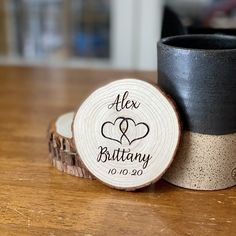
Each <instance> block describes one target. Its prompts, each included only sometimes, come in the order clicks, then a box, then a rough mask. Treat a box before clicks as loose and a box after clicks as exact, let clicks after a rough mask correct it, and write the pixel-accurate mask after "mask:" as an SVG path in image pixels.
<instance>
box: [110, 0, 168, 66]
mask: <svg viewBox="0 0 236 236" xmlns="http://www.w3.org/2000/svg"><path fill="white" fill-rule="evenodd" d="M162 13H163V1H162V0H159V1H158V0H112V13H111V16H112V31H111V39H112V43H111V45H112V46H111V51H112V62H111V63H112V67H114V68H122V69H140V70H156V67H157V52H156V43H157V41H158V40H159V39H160V33H161V24H162Z"/></svg>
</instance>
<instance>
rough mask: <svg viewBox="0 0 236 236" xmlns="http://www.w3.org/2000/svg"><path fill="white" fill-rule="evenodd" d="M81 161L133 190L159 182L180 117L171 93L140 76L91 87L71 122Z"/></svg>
mask: <svg viewBox="0 0 236 236" xmlns="http://www.w3.org/2000/svg"><path fill="white" fill-rule="evenodd" d="M72 131H73V137H74V143H75V147H76V149H77V152H78V153H79V155H80V158H81V161H82V162H83V163H84V165H85V166H86V168H87V169H88V170H89V172H91V173H92V174H93V175H94V176H95V177H96V178H97V179H99V180H100V181H102V182H103V183H105V184H106V185H108V186H111V187H113V188H117V189H123V190H127V191H132V190H135V189H138V188H141V187H144V186H147V185H149V184H151V183H154V182H156V181H157V180H158V179H160V178H161V176H162V175H163V174H164V172H165V171H166V170H167V168H168V167H169V165H170V164H171V162H172V160H173V157H174V155H175V153H176V150H177V147H178V144H179V139H180V133H181V128H180V123H179V118H178V114H177V112H176V108H175V106H174V104H173V102H172V101H171V99H170V98H169V97H168V96H166V95H165V94H164V93H163V92H162V91H161V90H160V89H159V88H158V87H157V86H153V85H151V84H149V83H147V82H144V81H141V80H137V79H123V80H118V81H115V82H112V83H110V84H108V85H106V86H104V87H102V88H100V89H98V90H96V91H95V92H93V93H92V94H91V95H90V96H89V97H88V98H87V99H86V100H85V101H84V103H83V104H82V105H81V107H80V108H79V109H78V111H77V113H76V115H75V117H74V122H73V125H72Z"/></svg>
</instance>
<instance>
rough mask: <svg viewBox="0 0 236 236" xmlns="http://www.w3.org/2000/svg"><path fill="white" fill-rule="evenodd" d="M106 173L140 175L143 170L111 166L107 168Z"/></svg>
mask: <svg viewBox="0 0 236 236" xmlns="http://www.w3.org/2000/svg"><path fill="white" fill-rule="evenodd" d="M108 174H111V175H133V176H141V175H142V174H143V170H141V169H140V170H136V169H132V170H131V171H129V170H128V169H121V170H117V169H116V168H112V169H109V170H108Z"/></svg>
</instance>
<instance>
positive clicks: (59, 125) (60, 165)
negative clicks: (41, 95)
mask: <svg viewBox="0 0 236 236" xmlns="http://www.w3.org/2000/svg"><path fill="white" fill-rule="evenodd" d="M73 117H74V112H69V113H66V114H63V115H61V116H59V117H58V118H57V119H55V120H53V121H51V122H50V124H49V128H48V147H49V157H50V161H51V164H52V165H53V166H54V167H56V168H57V169H58V170H60V171H62V172H65V173H67V174H70V175H74V176H77V177H83V178H88V179H94V177H93V175H92V174H91V173H90V172H89V171H88V170H87V169H86V167H85V166H84V164H83V163H82V162H81V160H80V157H79V156H78V154H77V153H76V150H75V148H74V144H73V140H72V132H71V125H72V121H73Z"/></svg>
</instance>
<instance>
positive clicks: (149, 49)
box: [0, 0, 236, 70]
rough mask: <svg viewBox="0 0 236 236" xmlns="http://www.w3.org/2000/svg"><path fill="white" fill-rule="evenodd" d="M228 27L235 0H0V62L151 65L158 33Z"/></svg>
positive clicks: (234, 17) (235, 16)
mask: <svg viewBox="0 0 236 236" xmlns="http://www.w3.org/2000/svg"><path fill="white" fill-rule="evenodd" d="M234 28H236V0H166V1H165V0H0V33H1V37H0V64H1V65H9V64H14V65H15V64H17V65H28V66H31V65H49V66H60V67H62V66H63V67H80V68H81V67H86V68H115V69H138V70H156V63H157V62H156V60H157V59H156V42H157V40H159V39H160V38H161V37H165V36H169V35H175V34H183V33H197V32H200V33H202V32H203V33H205V32H210V31H209V29H217V30H218V31H219V32H220V33H225V32H226V33H230V34H235V32H234V30H231V31H230V30H229V29H234ZM204 29H205V31H204ZM223 29H227V30H229V31H227V30H226V31H224V30H223ZM214 32H215V31H211V32H210V33H214ZM235 35H236V34H235Z"/></svg>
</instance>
